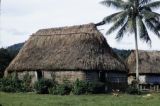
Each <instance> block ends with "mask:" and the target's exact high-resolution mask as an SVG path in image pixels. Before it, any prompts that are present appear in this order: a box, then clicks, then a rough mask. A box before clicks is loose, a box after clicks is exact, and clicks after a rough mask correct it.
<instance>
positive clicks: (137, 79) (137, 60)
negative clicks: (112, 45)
mask: <svg viewBox="0 0 160 106" xmlns="http://www.w3.org/2000/svg"><path fill="white" fill-rule="evenodd" d="M134 22H135V27H134V33H135V48H136V81H137V83H138V84H139V55H138V39H137V27H136V21H134Z"/></svg>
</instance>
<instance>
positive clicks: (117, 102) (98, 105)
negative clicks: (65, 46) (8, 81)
mask: <svg viewBox="0 0 160 106" xmlns="http://www.w3.org/2000/svg"><path fill="white" fill-rule="evenodd" d="M143 96H144V95H140V96H137V95H136V96H134V95H127V94H121V95H119V96H118V97H116V96H113V95H110V94H104V95H81V96H75V95H70V96H54V95H38V94H34V93H3V92H0V104H2V106H160V94H151V96H150V97H143Z"/></svg>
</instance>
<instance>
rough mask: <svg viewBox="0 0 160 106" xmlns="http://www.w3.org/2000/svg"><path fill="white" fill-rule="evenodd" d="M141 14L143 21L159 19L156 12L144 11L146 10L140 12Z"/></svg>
mask: <svg viewBox="0 0 160 106" xmlns="http://www.w3.org/2000/svg"><path fill="white" fill-rule="evenodd" d="M141 14H142V15H143V16H144V17H145V19H147V20H148V19H151V18H156V17H157V18H159V17H160V14H158V13H156V12H152V11H146V10H143V11H141Z"/></svg>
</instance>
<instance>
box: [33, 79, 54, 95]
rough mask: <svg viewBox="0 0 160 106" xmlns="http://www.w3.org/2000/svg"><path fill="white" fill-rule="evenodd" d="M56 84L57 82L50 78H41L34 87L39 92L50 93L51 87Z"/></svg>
mask: <svg viewBox="0 0 160 106" xmlns="http://www.w3.org/2000/svg"><path fill="white" fill-rule="evenodd" d="M53 86H55V83H54V82H53V81H52V80H49V79H43V78H42V79H40V80H38V81H37V82H35V84H34V88H35V90H36V92H37V93H38V94H48V93H49V88H52V87H53Z"/></svg>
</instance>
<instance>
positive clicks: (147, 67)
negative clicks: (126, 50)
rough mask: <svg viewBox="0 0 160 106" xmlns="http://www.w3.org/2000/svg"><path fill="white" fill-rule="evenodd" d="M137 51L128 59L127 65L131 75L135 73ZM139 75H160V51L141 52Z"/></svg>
mask: <svg viewBox="0 0 160 106" xmlns="http://www.w3.org/2000/svg"><path fill="white" fill-rule="evenodd" d="M135 57H136V56H135V51H133V52H132V53H131V55H130V56H129V57H128V60H127V64H128V68H129V73H130V74H134V73H135V67H136V58H135ZM139 73H140V74H160V52H159V51H139Z"/></svg>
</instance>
